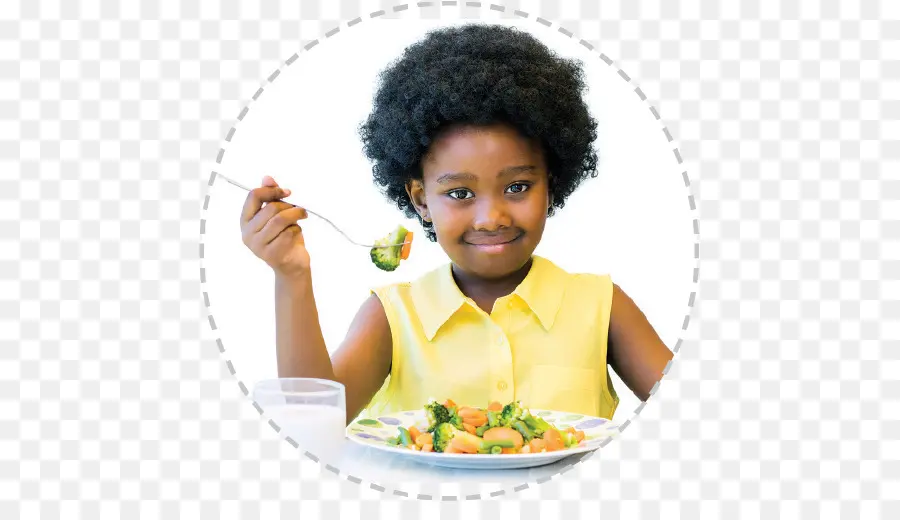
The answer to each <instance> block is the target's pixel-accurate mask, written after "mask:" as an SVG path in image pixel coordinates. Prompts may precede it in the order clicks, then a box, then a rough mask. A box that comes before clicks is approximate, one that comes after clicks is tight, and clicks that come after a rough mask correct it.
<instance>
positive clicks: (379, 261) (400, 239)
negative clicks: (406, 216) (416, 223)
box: [369, 226, 413, 271]
mask: <svg viewBox="0 0 900 520" xmlns="http://www.w3.org/2000/svg"><path fill="white" fill-rule="evenodd" d="M412 239H413V234H412V231H409V230H407V229H406V228H404V227H403V226H397V229H395V230H394V231H391V232H390V234H388V235H387V236H385V237H384V238H380V239H378V240H376V241H375V247H373V248H372V249H371V251H370V252H369V254H370V256H371V257H372V263H374V264H375V266H376V267H378V268H379V269H381V270H383V271H393V270H395V269H397V267H398V266H399V265H400V261H401V260H406V259H407V258H409V253H410V251H411V250H412ZM391 244H400V245H391ZM387 245H390V247H384V246H387Z"/></svg>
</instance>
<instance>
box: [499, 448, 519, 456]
mask: <svg viewBox="0 0 900 520" xmlns="http://www.w3.org/2000/svg"><path fill="white" fill-rule="evenodd" d="M500 453H501V454H503V455H513V454H515V453H516V449H515V448H503V449H502V450H500Z"/></svg>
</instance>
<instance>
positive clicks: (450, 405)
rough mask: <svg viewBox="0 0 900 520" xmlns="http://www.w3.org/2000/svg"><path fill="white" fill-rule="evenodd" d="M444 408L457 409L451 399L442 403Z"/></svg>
mask: <svg viewBox="0 0 900 520" xmlns="http://www.w3.org/2000/svg"><path fill="white" fill-rule="evenodd" d="M444 406H446V407H447V408H456V407H457V406H456V403H454V402H453V400H452V399H447V400H446V401H444Z"/></svg>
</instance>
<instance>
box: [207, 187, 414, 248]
mask: <svg viewBox="0 0 900 520" xmlns="http://www.w3.org/2000/svg"><path fill="white" fill-rule="evenodd" d="M215 174H216V175H217V176H219V177H222V179H224V180H225V181H226V182H228V183H229V184H232V185H234V186H237V187H238V188H240V189H242V190H244V191H246V192H250V191H253V190H251V189H250V188H248V187H246V186H244V185H243V184H241V183H239V182H237V181H235V180H232V179H229V178H228V177H226V176H224V175H222V174H221V173H219V172H215ZM277 202H284V203H285V204H290V205H291V206H293V207H295V208H297V207H299V206H297V205H296V204H291V203H290V202H287V201H285V200H282V199H278V200H277ZM304 210H305V211H306V212H307V213H309V214H310V215H315V216H316V217H319V218H320V219H322V220H324V221H325V222H327V223H328V224H329V225H330V226H331V227H333V228H334V229H335V230H336V231H337V232H338V233H340V234H341V235H344V238H346V239H347V240H349V241H350V243H351V244H354V245H357V246H360V247H367V248H369V249H372V248H376V247H397V246H402V245H403V244H405V243H406V242H401V243H399V244H382V245H378V244H360V243H359V242H357V241H356V240H353V239H352V238H350V237H349V236H348V235H347V233H344V232H343V231H341V228H339V227H337V226H335V225H334V222H332V221H330V220H328V219H327V218H325V217H323V216H322V215H320V214H318V213H316V212H315V211H312V210H309V209H306V208H304Z"/></svg>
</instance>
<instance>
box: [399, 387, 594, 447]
mask: <svg viewBox="0 0 900 520" xmlns="http://www.w3.org/2000/svg"><path fill="white" fill-rule="evenodd" d="M424 408H425V419H426V421H427V423H428V424H427V426H425V425H422V426H423V429H421V430H420V429H419V428H418V427H417V426H411V427H409V429H407V428H404V427H402V426H398V427H397V431H398V435H397V436H396V437H392V438H390V439H388V443H389V444H392V445H394V446H397V447H399V448H405V449H410V450H414V451H422V452H438V453H465V454H481V455H488V454H490V455H500V454H521V453H545V452H551V451H559V450H565V449H569V448H572V447H575V446H578V445H580V444H581V443H582V442H583V441H584V438H585V437H584V432H582V431H579V430H576V429H575V428H574V427H572V426H570V427H568V428H566V429H565V430H560V429H558V428H556V427H555V426H553V425H552V424H550V423H548V422H547V421H545V420H544V419H543V418H541V417H539V416H537V415H533V414H532V413H531V411H530V410H528V409H527V408H523V407H522V405H521V403H520V402H519V401H513V402H511V403H508V404H506V405H503V404H501V403H498V402H496V401H494V402H491V403H490V404H489V405H488V406H487V407H485V408H479V407H475V406H459V405H457V404H456V403H455V402H453V401H452V400H451V399H447V400H446V401H444V402H443V403H439V402H437V401H436V400H434V399H432V400H431V401H429V402H428V403H427V404H425V407H424Z"/></svg>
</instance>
